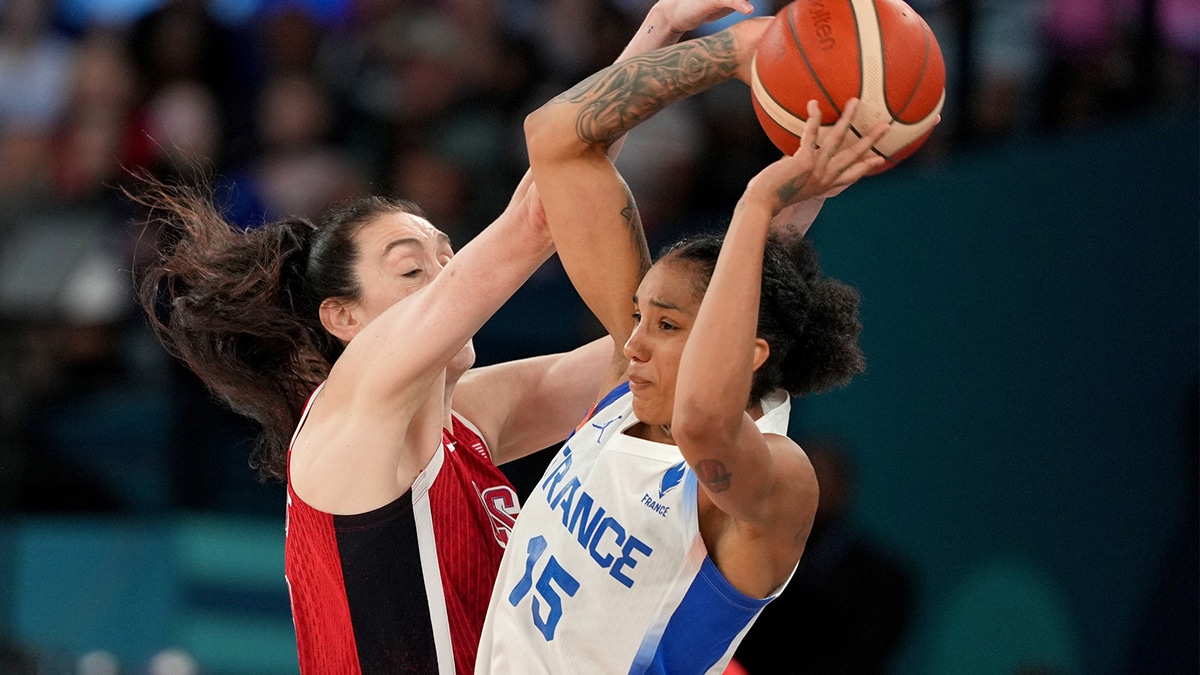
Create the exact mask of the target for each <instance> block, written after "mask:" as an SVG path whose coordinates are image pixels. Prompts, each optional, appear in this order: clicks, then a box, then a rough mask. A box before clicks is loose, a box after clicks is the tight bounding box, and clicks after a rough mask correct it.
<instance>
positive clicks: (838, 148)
mask: <svg viewBox="0 0 1200 675" xmlns="http://www.w3.org/2000/svg"><path fill="white" fill-rule="evenodd" d="M856 107H857V101H855V100H853V99H852V100H851V101H850V102H849V103H847V105H846V108H845V111H844V113H843V115H842V118H841V119H839V120H838V123H837V124H836V125H835V126H834V128H833V129H832V130H831V132H830V140H831V141H832V142H830V143H828V144H826V145H825V147H822V148H820V149H818V148H816V147H815V138H816V134H817V130H818V128H819V126H820V111H819V110H818V109H817V107H816V104H815V102H813V103H811V104H810V105H809V119H808V122H807V123H806V125H805V129H804V135H803V136H802V142H801V145H800V148H799V150H797V151H796V154H795V155H793V156H791V157H784V158H783V159H781V160H779V161H777V162H775V163H773V164H771V165H770V166H768V167H767V168H765V169H764V170H763V171H762V172H761V173H759V174H758V175H757V176H755V177H754V179H752V180H751V181H750V184H749V186H748V187H747V188H746V191H745V193H744V194H743V195H742V198H741V200H740V201H739V202H738V204H737V208H736V210H735V211H734V214H733V220H732V222H731V223H730V226H729V231H728V233H727V234H726V236H725V241H724V244H723V245H722V248H721V253H720V256H719V257H718V259H717V265H716V268H715V270H714V271H713V276H712V279H711V280H710V282H709V285H708V289H707V291H706V292H705V295H704V299H703V301H702V302H701V304H700V310H699V312H698V314H697V316H696V321H695V323H694V325H693V326H692V329H691V333H690V335H689V336H688V340H687V344H686V345H685V347H684V349H683V354H682V356H681V357H680V363H679V376H678V380H677V381H676V390H675V408H674V412H673V416H672V423H671V430H672V434H673V436H674V438H675V441H676V443H677V444H678V445H679V450H680V452H682V453H683V456H684V457H685V458H686V459H687V460H688V464H689V465H691V466H692V467H693V469H694V470H695V471H696V475H697V478H698V479H699V480H700V482H701V485H702V487H703V489H704V490H705V492H706V493H707V495H708V496H709V498H710V499H711V500H712V502H713V503H714V504H715V505H716V506H717V507H718V508H719V509H720V510H721V511H723V512H724V513H726V514H728V515H729V516H730V517H732V518H734V519H735V520H737V521H741V522H744V523H750V524H753V525H759V526H763V527H764V528H770V529H776V528H777V527H782V526H783V525H784V524H786V523H789V522H792V521H791V520H790V519H795V518H796V517H797V514H796V509H795V508H794V507H793V505H794V504H795V503H796V497H797V495H796V494H795V491H796V490H798V489H801V486H802V485H803V484H804V483H803V481H800V480H796V473H797V472H798V471H802V470H803V459H802V456H801V455H800V454H799V453H796V452H774V451H772V448H771V446H770V445H769V443H768V441H767V439H766V438H765V437H764V436H763V434H762V433H761V432H760V431H759V430H758V427H757V426H756V425H755V423H754V420H753V419H752V418H751V416H750V415H749V414H748V413H747V412H746V402H747V400H748V399H749V397H750V387H751V380H752V377H753V371H754V367H755V363H756V351H757V352H758V353H757V356H758V358H759V359H764V358H765V355H766V354H765V352H763V350H767V349H769V345H767V343H766V342H765V341H763V340H762V339H760V338H758V337H757V325H758V307H759V297H760V289H761V285H762V269H763V268H762V260H763V253H764V249H765V244H766V240H767V234H768V231H769V229H770V221H771V219H772V217H773V216H775V215H776V214H778V213H779V212H780V211H781V210H782V209H784V208H785V207H787V206H789V205H791V204H797V203H803V202H805V201H806V200H809V199H813V198H818V199H819V198H820V196H821V195H823V194H825V193H827V192H829V191H830V190H832V189H836V188H838V187H839V186H844V185H848V184H850V183H853V182H854V181H856V180H858V179H859V178H860V177H862V176H863V175H865V174H866V173H867V172H868V171H870V170H871V169H873V168H875V167H876V166H878V164H879V162H880V161H881V160H880V159H879V158H877V157H874V156H871V155H870V154H869V152H868V151H869V149H870V147H871V145H872V144H873V143H874V142H875V141H876V140H878V138H879V137H880V136H881V135H882V134H883V133H884V132H885V131H886V129H887V127H886V126H885V125H880V126H879V127H877V128H875V129H873V130H872V131H871V132H870V133H868V134H867V135H865V136H864V137H863V138H862V139H857V138H854V137H853V136H852V135H851V136H849V137H847V133H846V132H847V128H848V127H849V120H850V119H851V118H852V117H853V115H854V110H855V109H856ZM793 524H794V523H793ZM805 527H807V525H805ZM798 529H799V526H797V531H798ZM792 534H795V532H793V533H792Z"/></svg>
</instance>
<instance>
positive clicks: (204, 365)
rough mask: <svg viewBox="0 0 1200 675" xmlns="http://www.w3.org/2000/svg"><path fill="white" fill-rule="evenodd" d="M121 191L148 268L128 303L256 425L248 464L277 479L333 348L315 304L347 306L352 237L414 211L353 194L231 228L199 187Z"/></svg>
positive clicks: (353, 291)
mask: <svg viewBox="0 0 1200 675" xmlns="http://www.w3.org/2000/svg"><path fill="white" fill-rule="evenodd" d="M140 178H141V181H140V184H139V186H138V187H136V188H135V189H133V190H129V191H127V194H128V195H129V196H130V197H131V198H132V199H133V200H134V201H136V202H137V203H139V204H141V205H142V206H144V207H146V208H147V209H148V213H147V224H148V227H147V232H152V233H154V236H155V241H154V246H153V259H151V260H148V261H139V265H138V267H137V272H136V279H135V283H136V286H137V293H138V300H139V302H140V304H141V306H142V308H143V309H144V310H145V312H146V316H147V317H148V318H149V321H150V325H151V327H152V328H153V329H154V333H155V334H156V335H157V336H158V339H159V340H160V341H161V342H162V344H163V345H164V346H165V347H166V348H167V350H168V351H169V352H171V354H173V355H174V356H175V357H176V358H178V359H179V360H180V361H182V362H183V363H184V365H186V366H187V367H188V368H189V369H191V370H192V371H193V372H194V373H196V375H198V376H199V377H200V379H201V380H202V381H203V382H204V384H205V385H206V386H207V387H208V389H209V390H210V391H212V392H213V393H214V394H215V395H216V396H217V397H218V398H219V399H220V400H221V401H222V402H223V403H224V404H225V405H227V406H229V407H230V408H231V409H232V410H234V411H235V412H237V413H240V414H242V415H245V416H247V417H249V418H251V419H253V420H255V421H256V422H258V424H259V426H260V427H261V434H260V435H259V439H258V443H257V445H256V447H255V449H254V452H253V455H252V456H251V461H250V463H251V466H254V467H256V468H258V470H259V472H260V475H261V476H263V477H275V478H279V479H281V480H286V477H287V446H288V443H289V441H290V438H291V434H292V432H293V430H294V429H295V426H296V424H297V423H298V422H299V419H300V414H301V412H302V411H303V408H304V403H305V400H306V399H307V397H308V396H309V395H310V394H311V393H312V391H313V389H314V388H316V386H317V385H318V384H320V383H321V382H322V381H323V380H324V379H325V378H326V377H328V375H329V370H330V369H331V368H332V367H333V363H334V361H336V360H337V358H338V356H339V355H340V354H341V352H342V344H341V343H340V342H339V341H338V340H337V339H336V338H335V337H334V336H333V335H331V334H330V333H329V332H328V331H326V330H325V328H324V327H323V326H322V325H321V320H320V317H319V308H320V305H321V302H322V301H323V300H325V299H326V298H341V299H345V300H350V301H353V300H357V299H360V298H361V295H362V288H361V285H360V282H359V279H358V278H357V276H356V275H355V273H354V265H355V262H356V260H357V258H358V246H357V243H356V239H355V235H356V234H357V233H358V231H359V230H360V229H361V228H362V226H363V225H365V224H366V223H368V222H370V221H371V220H373V219H374V218H375V217H376V216H378V215H381V214H384V213H389V212H403V213H413V214H416V215H421V212H420V209H418V208H417V207H416V205H414V204H412V203H410V202H406V201H403V200H395V199H387V198H383V197H373V196H369V197H357V198H354V199H351V200H348V201H346V202H343V203H342V204H340V205H338V206H336V207H334V208H333V209H331V210H330V211H329V213H327V214H326V215H325V216H324V217H323V218H322V219H321V221H320V223H319V224H317V225H314V224H313V223H311V222H310V221H308V220H306V219H304V218H283V219H281V220H277V221H275V222H270V223H265V224H263V225H262V226H260V227H255V228H252V229H248V230H241V229H238V228H236V227H234V226H232V225H230V224H229V223H228V222H226V221H225V219H224V218H223V217H222V216H221V214H220V213H219V212H218V211H217V209H216V208H215V207H214V206H213V199H212V193H211V190H210V189H209V188H208V187H207V186H204V185H199V186H197V185H183V184H168V183H164V182H162V181H159V180H156V179H154V178H151V177H148V176H140Z"/></svg>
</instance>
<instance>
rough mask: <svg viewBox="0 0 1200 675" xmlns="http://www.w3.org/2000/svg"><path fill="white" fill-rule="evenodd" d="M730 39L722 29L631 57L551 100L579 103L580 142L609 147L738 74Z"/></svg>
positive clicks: (576, 129) (578, 131)
mask: <svg viewBox="0 0 1200 675" xmlns="http://www.w3.org/2000/svg"><path fill="white" fill-rule="evenodd" d="M737 67H738V62H737V56H736V53H735V51H734V42H733V35H732V34H731V33H730V32H728V31H722V32H720V33H717V34H715V35H710V36H707V37H703V38H697V39H695V40H689V41H687V42H684V43H682V44H678V45H674V46H671V47H666V48H663V49H658V50H655V51H652V52H650V53H648V54H642V55H639V56H635V57H632V58H630V59H627V60H625V61H622V62H620V63H617V64H614V65H612V66H609V67H608V68H605V69H604V70H602V71H600V72H598V73H596V74H595V75H592V76H591V77H589V78H587V79H585V80H584V81H582V82H580V83H579V84H577V85H575V86H574V87H572V88H571V89H569V90H567V91H565V92H563V93H562V94H560V95H559V96H558V97H556V98H555V99H554V101H555V102H556V103H576V104H580V105H582V106H583V107H582V109H581V110H580V112H579V117H578V118H577V119H576V121H575V132H576V133H577V134H578V135H579V138H580V140H582V141H584V142H586V143H591V144H609V143H612V142H614V141H616V139H618V138H620V137H621V135H623V134H624V133H625V132H627V131H629V130H630V129H632V128H633V127H635V126H637V125H638V124H639V123H641V122H642V121H644V120H645V119H647V118H648V117H650V116H651V115H653V114H654V113H656V112H658V111H659V110H661V109H662V108H664V107H666V106H667V105H669V104H671V103H673V102H675V101H678V100H679V99H682V98H685V97H687V96H690V95H692V94H694V93H697V92H699V91H702V90H704V89H706V88H708V87H710V86H712V85H714V84H716V83H717V82H721V81H723V80H726V79H729V77H731V76H732V75H733V73H734V72H736V71H737Z"/></svg>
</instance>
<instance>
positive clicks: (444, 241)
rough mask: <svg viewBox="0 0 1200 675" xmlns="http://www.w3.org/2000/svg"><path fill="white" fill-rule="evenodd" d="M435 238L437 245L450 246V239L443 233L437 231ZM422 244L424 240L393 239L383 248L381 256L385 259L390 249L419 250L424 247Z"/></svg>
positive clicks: (416, 238)
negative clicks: (413, 248)
mask: <svg viewBox="0 0 1200 675" xmlns="http://www.w3.org/2000/svg"><path fill="white" fill-rule="evenodd" d="M436 237H437V240H438V244H439V245H444V246H450V237H449V236H448V235H447V234H446V233H445V232H442V231H441V230H438V232H437V235H436ZM424 244H425V242H424V240H423V239H421V238H419V237H401V238H399V239H393V240H391V241H389V242H388V243H387V246H384V247H383V256H384V257H387V254H388V253H391V251H392V249H394V248H396V247H397V246H415V247H417V248H421V247H422V246H424Z"/></svg>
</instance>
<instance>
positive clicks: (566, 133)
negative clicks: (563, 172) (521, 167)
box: [525, 102, 591, 168]
mask: <svg viewBox="0 0 1200 675" xmlns="http://www.w3.org/2000/svg"><path fill="white" fill-rule="evenodd" d="M565 110H566V108H565V107H564V106H562V105H558V104H555V103H553V102H550V103H547V104H545V105H543V106H542V107H540V108H538V109H537V110H534V111H533V112H531V113H529V114H528V115H526V116H525V147H526V149H527V151H528V152H529V165H530V166H531V167H534V168H536V167H538V166H540V165H544V164H546V163H547V162H555V161H561V160H564V159H567V158H570V157H574V156H578V155H581V154H583V153H584V152H586V151H587V150H588V148H589V147H591V146H589V145H588V144H587V143H585V142H583V141H582V140H581V139H580V138H579V134H577V133H576V132H575V126H574V123H572V122H571V121H570V120H568V119H566V116H565V115H564V114H563V113H564V112H565Z"/></svg>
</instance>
